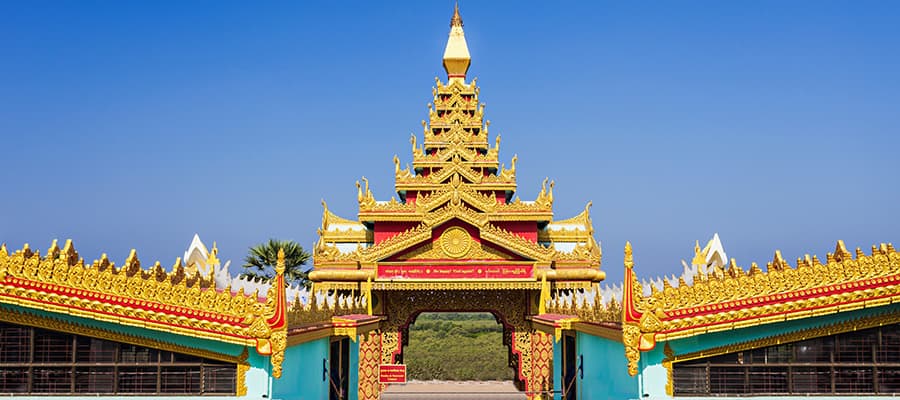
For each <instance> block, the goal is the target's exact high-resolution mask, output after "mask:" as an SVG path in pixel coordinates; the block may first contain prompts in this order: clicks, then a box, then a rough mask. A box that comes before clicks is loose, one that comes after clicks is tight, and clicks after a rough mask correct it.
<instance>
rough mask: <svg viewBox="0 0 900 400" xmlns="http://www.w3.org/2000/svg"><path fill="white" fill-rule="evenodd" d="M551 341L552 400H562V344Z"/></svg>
mask: <svg viewBox="0 0 900 400" xmlns="http://www.w3.org/2000/svg"><path fill="white" fill-rule="evenodd" d="M553 339H554V340H553V392H554V393H553V400H562V386H563V376H562V359H563V357H562V343H560V342H558V341H556V340H555V339H556V338H555V337H554V338H553Z"/></svg>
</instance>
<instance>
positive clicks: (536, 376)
mask: <svg viewBox="0 0 900 400" xmlns="http://www.w3.org/2000/svg"><path fill="white" fill-rule="evenodd" d="M512 335H513V337H512V346H511V347H512V348H511V349H510V350H511V351H512V353H513V355H514V356H516V357H517V361H518V368H517V369H518V371H517V374H518V380H519V381H520V382H522V384H523V385H524V389H525V393H526V395H527V396H528V398H529V399H542V398H545V397H543V395H542V393H543V392H545V391H551V390H553V336H552V335H548V334H546V333H543V332H539V331H529V330H523V331H516V332H513V334H512Z"/></svg>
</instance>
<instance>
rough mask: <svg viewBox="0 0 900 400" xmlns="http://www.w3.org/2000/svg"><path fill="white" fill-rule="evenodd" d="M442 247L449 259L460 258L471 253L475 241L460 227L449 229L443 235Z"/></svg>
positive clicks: (441, 239) (441, 238)
mask: <svg viewBox="0 0 900 400" xmlns="http://www.w3.org/2000/svg"><path fill="white" fill-rule="evenodd" d="M439 243H440V247H441V250H442V251H443V252H444V254H445V255H447V257H450V258H460V257H464V256H465V255H466V254H468V253H469V249H470V248H471V247H472V244H473V243H474V241H473V240H472V237H471V236H469V232H467V231H466V230H465V229H463V228H460V227H456V226H454V227H452V228H448V229H447V230H445V231H444V233H442V234H441V237H440V242H439Z"/></svg>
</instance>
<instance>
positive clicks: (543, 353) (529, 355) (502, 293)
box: [359, 290, 553, 399]
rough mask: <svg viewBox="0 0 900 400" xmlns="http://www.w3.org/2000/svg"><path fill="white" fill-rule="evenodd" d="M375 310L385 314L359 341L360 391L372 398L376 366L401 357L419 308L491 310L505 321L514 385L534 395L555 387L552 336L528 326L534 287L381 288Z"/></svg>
mask: <svg viewBox="0 0 900 400" xmlns="http://www.w3.org/2000/svg"><path fill="white" fill-rule="evenodd" d="M373 298H374V299H376V301H377V303H378V306H377V307H376V311H375V312H376V314H379V315H384V316H386V319H385V321H383V322H382V324H381V329H380V332H371V333H370V334H369V335H368V337H367V338H365V340H363V341H361V342H360V347H359V361H360V362H359V368H360V369H359V396H360V399H374V398H377V396H378V394H379V393H380V392H381V391H382V389H383V386H382V385H381V384H379V383H378V368H379V366H380V365H382V364H400V363H402V362H403V348H404V344H406V343H408V340H409V339H408V338H409V326H410V324H411V323H412V322H414V321H415V319H416V317H417V316H418V315H420V314H421V313H423V312H489V313H491V314H493V315H494V316H496V318H497V319H498V321H499V322H500V323H501V324H502V325H503V342H504V344H505V345H506V346H507V348H508V351H509V366H510V367H512V368H514V370H515V377H514V378H515V379H514V381H515V382H516V386H517V387H518V388H519V390H521V391H523V392H525V393H526V395H528V397H529V398H534V397H537V396H538V395H539V394H540V393H542V392H547V391H551V390H552V388H553V367H552V365H553V364H552V363H553V338H552V336H550V335H547V334H545V333H542V332H538V331H535V330H534V329H532V328H531V327H530V324H529V322H528V319H527V317H528V316H530V315H534V314H535V313H536V311H537V309H538V301H539V300H540V293H539V291H537V290H383V291H377V292H375V293H373Z"/></svg>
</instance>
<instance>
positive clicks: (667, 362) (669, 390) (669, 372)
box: [662, 259, 705, 396]
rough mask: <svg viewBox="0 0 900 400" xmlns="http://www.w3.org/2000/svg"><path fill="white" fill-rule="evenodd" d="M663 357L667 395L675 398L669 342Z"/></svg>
mask: <svg viewBox="0 0 900 400" xmlns="http://www.w3.org/2000/svg"><path fill="white" fill-rule="evenodd" d="M704 260H705V259H704ZM663 356H665V358H664V359H663V361H662V366H663V368H665V369H666V395H668V396H674V393H675V384H674V379H673V378H672V359H673V358H675V352H674V351H673V350H672V346H669V342H666V345H665V346H663Z"/></svg>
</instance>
